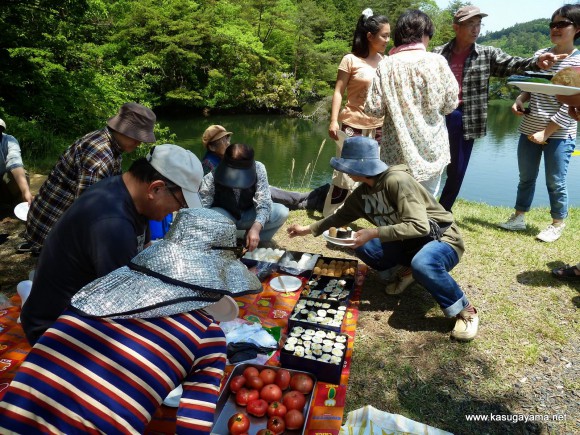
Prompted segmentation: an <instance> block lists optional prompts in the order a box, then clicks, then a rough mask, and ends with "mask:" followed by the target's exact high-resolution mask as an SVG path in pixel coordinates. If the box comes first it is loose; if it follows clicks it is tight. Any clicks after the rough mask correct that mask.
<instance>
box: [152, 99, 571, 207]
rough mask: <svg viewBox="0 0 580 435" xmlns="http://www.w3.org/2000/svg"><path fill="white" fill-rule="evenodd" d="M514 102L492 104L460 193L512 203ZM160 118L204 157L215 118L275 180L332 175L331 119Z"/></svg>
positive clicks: (543, 197)
mask: <svg viewBox="0 0 580 435" xmlns="http://www.w3.org/2000/svg"><path fill="white" fill-rule="evenodd" d="M510 104H511V103H504V104H497V105H490V107H489V118H488V132H487V136H486V137H484V138H481V139H478V140H476V141H475V145H474V150H473V154H472V156H471V160H470V163H469V167H468V169H467V174H466V176H465V180H464V182H463V186H462V188H461V192H460V194H459V196H460V197H461V198H464V199H467V200H470V201H479V202H485V203H488V204H490V205H501V206H508V207H512V206H513V205H514V202H515V197H516V190H517V184H518V167H517V156H516V150H517V143H518V139H519V133H518V131H517V129H518V125H519V119H518V118H516V117H515V116H514V115H512V114H511V111H510ZM159 122H160V124H161V126H162V127H169V128H170V129H171V131H172V132H174V133H175V134H176V135H177V138H176V140H175V142H176V143H177V144H178V145H181V146H183V147H186V148H188V149H190V150H191V151H193V152H194V153H195V154H196V155H197V156H198V157H200V158H202V157H203V154H204V148H203V146H202V144H201V135H202V134H203V132H204V130H205V129H206V128H207V127H208V126H209V125H211V124H221V125H223V126H224V127H225V128H227V129H228V130H229V131H232V132H233V133H234V134H233V136H232V143H235V142H242V143H246V144H248V145H251V146H252V147H253V148H254V150H255V153H256V159H257V160H259V161H261V162H262V163H264V164H265V165H266V168H267V169H268V179H269V181H270V184H272V185H274V186H278V187H283V188H299V187H305V188H306V187H316V186H319V185H321V184H323V183H326V182H329V181H330V179H331V177H332V169H331V168H330V166H329V164H328V162H329V160H330V158H331V157H333V156H334V155H335V144H334V141H332V140H331V139H330V138H329V137H328V134H327V127H328V123H327V122H320V123H313V122H310V121H305V120H302V119H296V118H287V117H283V116H276V115H223V116H222V115H216V116H211V117H181V118H176V117H171V118H163V117H162V118H159ZM323 142H324V144H323ZM577 149H578V147H577ZM313 169H314V171H313ZM543 171H544V169H543V163H542V165H541V167H540V174H539V176H538V181H537V185H536V194H535V197H534V202H533V206H548V205H549V200H548V194H547V192H546V182H545V177H544V172H543ZM568 190H569V192H568V194H569V201H570V205H571V206H575V207H579V206H580V156H573V157H572V159H571V162H570V167H569V170H568Z"/></svg>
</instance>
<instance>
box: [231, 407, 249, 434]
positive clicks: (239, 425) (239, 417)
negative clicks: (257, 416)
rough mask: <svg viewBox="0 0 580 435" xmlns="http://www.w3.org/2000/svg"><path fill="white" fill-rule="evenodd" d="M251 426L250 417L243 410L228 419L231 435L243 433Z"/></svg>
mask: <svg viewBox="0 0 580 435" xmlns="http://www.w3.org/2000/svg"><path fill="white" fill-rule="evenodd" d="M249 428H250V419H249V418H248V416H247V415H246V414H244V413H243V412H238V413H237V414H234V415H232V416H231V417H230V419H229V420H228V430H229V431H230V435H241V434H243V433H246V432H247V431H248V429H249Z"/></svg>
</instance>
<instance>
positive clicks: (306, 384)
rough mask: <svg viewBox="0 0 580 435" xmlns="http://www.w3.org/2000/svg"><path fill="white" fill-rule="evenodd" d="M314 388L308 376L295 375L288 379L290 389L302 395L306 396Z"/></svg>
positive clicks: (302, 374)
mask: <svg viewBox="0 0 580 435" xmlns="http://www.w3.org/2000/svg"><path fill="white" fill-rule="evenodd" d="M313 387H314V381H313V380H312V378H311V377H310V376H308V375H305V374H304V373H296V374H295V375H294V376H292V379H290V388H292V389H293V390H296V391H300V392H301V393H302V394H308V393H310V392H311V391H312V388H313Z"/></svg>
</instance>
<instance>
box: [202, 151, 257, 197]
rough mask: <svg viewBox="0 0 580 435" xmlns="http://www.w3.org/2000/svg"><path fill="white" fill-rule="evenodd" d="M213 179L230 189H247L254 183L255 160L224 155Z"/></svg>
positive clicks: (255, 177)
mask: <svg viewBox="0 0 580 435" xmlns="http://www.w3.org/2000/svg"><path fill="white" fill-rule="evenodd" d="M213 177H214V181H215V182H216V183H217V184H221V185H222V186H226V187H230V188H232V189H247V188H249V187H251V186H253V185H254V184H255V183H256V179H257V176H256V161H255V160H253V159H252V160H234V159H232V158H230V157H229V156H227V155H226V156H225V157H224V158H223V160H222V161H221V162H220V163H219V164H218V166H217V168H216V169H215V172H214V175H213Z"/></svg>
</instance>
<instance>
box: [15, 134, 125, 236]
mask: <svg viewBox="0 0 580 435" xmlns="http://www.w3.org/2000/svg"><path fill="white" fill-rule="evenodd" d="M122 152H123V151H122V150H121V147H120V146H119V144H117V142H116V141H115V139H114V138H113V136H112V134H111V132H110V131H109V129H108V128H107V127H105V128H103V129H102V130H97V131H93V132H92V133H89V134H87V135H85V136H84V137H82V138H80V139H78V140H77V141H76V142H75V143H74V144H72V145H71V146H70V147H69V148H68V149H67V150H66V151H65V152H64V154H63V155H62V156H61V157H60V159H59V161H58V162H57V164H56V166H55V167H54V168H53V169H52V171H51V172H50V174H49V175H48V178H47V179H46V181H45V182H44V184H43V185H42V186H41V187H40V190H39V192H38V195H36V196H35V197H34V200H33V201H32V204H31V206H30V211H29V212H28V220H27V221H26V239H28V240H29V241H30V242H33V243H34V244H35V245H37V246H42V245H43V243H44V239H45V238H46V236H47V235H48V232H49V231H50V229H51V228H52V227H53V225H54V224H55V223H56V221H57V220H58V219H59V218H60V216H61V215H62V214H63V213H64V212H65V211H66V210H67V209H68V208H69V207H70V205H71V204H72V203H73V201H74V200H75V199H76V198H78V197H79V195H80V194H81V193H83V192H84V191H85V189H87V188H88V187H89V186H91V185H93V184H95V183H96V182H97V181H99V180H102V179H103V178H106V177H111V176H113V175H119V174H120V173H121V158H122Z"/></svg>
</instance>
